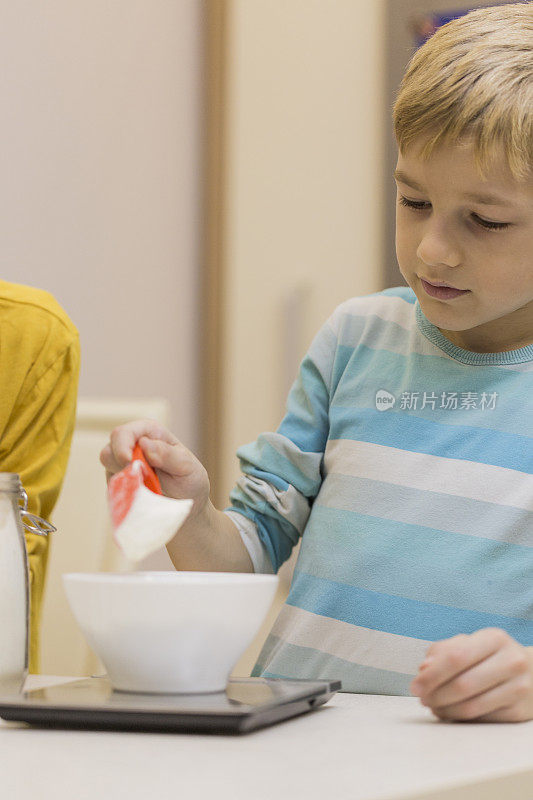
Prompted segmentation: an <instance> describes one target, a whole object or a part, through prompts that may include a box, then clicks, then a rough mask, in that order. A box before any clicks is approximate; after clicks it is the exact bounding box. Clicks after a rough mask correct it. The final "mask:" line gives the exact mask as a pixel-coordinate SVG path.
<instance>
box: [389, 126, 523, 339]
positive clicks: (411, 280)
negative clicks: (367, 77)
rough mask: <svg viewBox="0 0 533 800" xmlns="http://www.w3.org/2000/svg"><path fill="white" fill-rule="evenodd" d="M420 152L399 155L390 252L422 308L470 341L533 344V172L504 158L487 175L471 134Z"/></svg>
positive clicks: (450, 333) (451, 334) (452, 334)
mask: <svg viewBox="0 0 533 800" xmlns="http://www.w3.org/2000/svg"><path fill="white" fill-rule="evenodd" d="M419 152H420V148H419V147H412V148H410V149H409V151H408V152H407V153H406V154H404V155H401V154H400V156H399V158H398V164H397V168H396V173H395V178H396V184H397V189H398V193H397V201H396V254H397V257H398V264H399V266H400V271H401V273H402V275H403V276H404V278H405V280H406V281H407V283H408V284H409V286H410V287H411V288H412V289H413V291H414V292H415V294H416V296H417V298H418V301H419V303H420V307H421V309H422V311H423V312H424V315H425V316H426V317H427V319H428V320H429V321H430V322H432V323H433V324H434V325H436V326H437V327H438V328H439V329H440V330H441V331H442V333H443V334H444V335H445V336H446V337H447V338H448V339H449V340H450V341H451V342H453V343H454V344H455V345H457V346H458V347H462V348H464V349H466V350H473V351H477V352H501V351H504V350H513V349H515V348H518V347H524V346H525V345H527V344H532V343H533V176H532V175H530V176H529V178H528V179H526V180H525V181H523V182H517V181H516V180H515V179H514V177H513V176H512V174H511V172H510V171H509V168H508V167H507V164H506V162H505V160H504V159H503V157H501V158H499V159H498V160H495V161H494V163H493V166H492V168H491V171H490V174H489V175H488V177H487V179H486V180H483V179H482V178H481V177H480V176H479V174H478V172H477V171H476V168H475V166H474V158H473V148H472V145H471V144H470V143H467V142H465V143H461V144H456V145H447V146H442V147H441V148H440V149H437V150H435V151H434V153H433V154H432V155H431V157H430V158H429V159H427V160H426V161H422V160H421V159H420V157H419ZM468 195H470V196H468ZM473 195H478V197H473ZM489 195H490V197H489ZM483 200H484V202H483ZM406 202H407V203H409V204H415V205H409V206H408V205H405V203H406ZM424 281H426V282H432V283H437V284H447V285H448V286H452V287H455V288H457V289H462V290H465V291H463V293H461V294H458V295H456V296H454V297H452V296H450V295H451V294H453V292H450V291H448V292H447V293H446V292H445V290H443V289H441V290H440V292H439V290H438V289H437V290H432V289H431V287H427V284H426V287H425V285H424ZM434 295H439V296H434Z"/></svg>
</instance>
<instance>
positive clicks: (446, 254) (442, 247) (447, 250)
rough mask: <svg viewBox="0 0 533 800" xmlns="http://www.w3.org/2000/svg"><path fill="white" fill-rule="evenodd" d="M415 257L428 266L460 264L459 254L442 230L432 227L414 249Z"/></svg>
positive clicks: (455, 265)
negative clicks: (438, 230)
mask: <svg viewBox="0 0 533 800" xmlns="http://www.w3.org/2000/svg"><path fill="white" fill-rule="evenodd" d="M416 255H417V257H418V258H419V259H420V261H423V262H424V264H427V265H428V266H430V267H438V266H439V265H441V264H442V265H443V266H446V267H458V266H460V264H461V255H460V253H459V251H458V249H457V247H455V245H454V244H453V242H452V241H451V240H450V238H448V237H447V236H445V235H444V234H443V233H442V232H437V231H436V230H434V229H432V230H431V231H427V232H426V233H425V235H424V236H423V237H422V240H421V242H420V244H419V245H418V248H417V251H416Z"/></svg>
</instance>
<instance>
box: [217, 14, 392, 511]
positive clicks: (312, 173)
mask: <svg viewBox="0 0 533 800" xmlns="http://www.w3.org/2000/svg"><path fill="white" fill-rule="evenodd" d="M383 14H384V2H383V0H373V2H372V3H368V2H363V0H329V1H328V2H325V1H324V0H290V2H288V1H287V0H232V2H230V3H228V16H227V44H226V53H227V59H228V60H227V67H226V68H227V78H226V84H227V85H226V110H225V113H226V121H225V127H226V130H225V140H226V151H225V160H226V165H225V170H224V175H225V184H224V189H223V191H224V220H225V222H224V233H223V238H224V269H225V285H224V298H223V306H224V312H223V326H224V342H223V352H224V353H225V358H224V374H223V402H224V415H223V418H224V424H223V426H222V427H223V435H222V461H223V470H222V474H223V477H222V480H221V481H220V486H219V487H217V489H218V497H219V498H220V501H221V502H224V500H223V498H227V494H228V492H229V490H230V488H231V486H232V484H233V481H234V479H235V478H236V476H237V473H238V463H237V460H236V458H235V449H236V447H238V445H240V444H243V443H244V442H246V441H249V440H252V439H254V438H255V437H256V436H257V434H258V433H260V432H261V431H262V430H268V429H272V428H274V427H276V426H277V425H278V424H279V422H280V420H281V417H282V415H283V411H284V403H285V397H286V390H287V388H288V384H289V383H290V382H291V381H292V379H293V378H294V376H295V372H296V369H297V364H298V361H299V359H300V358H301V356H302V355H303V354H304V351H305V349H306V347H307V346H308V344H309V342H310V340H311V338H312V336H313V335H314V333H315V332H316V330H317V329H318V327H319V326H320V325H321V324H322V323H323V322H324V321H325V319H326V318H327V317H328V316H329V314H330V313H331V312H332V311H333V309H334V307H335V306H336V305H337V304H338V303H340V302H342V301H343V300H345V299H346V298H348V297H350V296H352V295H356V294H365V293H368V292H372V291H376V290H378V289H380V288H382V276H381V274H380V266H381V263H382V251H381V248H382V239H383V236H382V228H381V226H382V221H381V209H380V202H381V191H382V188H381V187H382V153H383V143H384V131H383V125H382V104H383V102H384V75H383V71H384V46H383Z"/></svg>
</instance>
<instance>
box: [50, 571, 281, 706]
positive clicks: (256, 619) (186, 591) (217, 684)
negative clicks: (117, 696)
mask: <svg viewBox="0 0 533 800" xmlns="http://www.w3.org/2000/svg"><path fill="white" fill-rule="evenodd" d="M278 581H279V578H278V576H277V575H263V574H255V573H241V572H132V573H124V574H116V573H105V572H99V573H69V574H65V575H63V582H64V586H65V591H66V594H67V598H68V601H69V604H70V607H71V609H72V612H73V614H74V616H75V617H76V620H77V622H78V625H79V627H80V628H81V630H82V632H83V634H84V636H85V638H86V639H87V642H88V643H89V646H90V647H91V648H92V649H93V650H94V652H95V653H96V654H97V655H98V657H99V658H100V659H101V661H102V662H103V664H104V666H105V667H106V669H107V673H108V677H109V680H110V682H111V684H112V686H113V688H115V689H118V690H120V691H125V692H157V693H164V694H170V693H191V692H194V693H196V692H220V691H224V689H225V688H226V684H227V682H228V678H229V676H230V674H231V671H232V669H233V667H234V666H235V664H236V662H237V661H238V660H239V658H240V657H241V655H242V654H243V653H244V651H245V650H246V648H247V647H248V646H249V645H250V644H251V642H252V641H253V638H254V636H255V635H256V633H257V631H258V629H259V628H260V626H261V624H262V622H263V621H264V619H265V617H266V615H267V612H268V610H269V608H270V606H271V604H272V601H273V599H274V595H275V594H276V589H277V586H278Z"/></svg>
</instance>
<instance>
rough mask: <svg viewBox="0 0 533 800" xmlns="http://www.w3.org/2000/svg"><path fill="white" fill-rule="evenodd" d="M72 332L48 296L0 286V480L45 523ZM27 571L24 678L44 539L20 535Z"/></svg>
mask: <svg viewBox="0 0 533 800" xmlns="http://www.w3.org/2000/svg"><path fill="white" fill-rule="evenodd" d="M79 365H80V346H79V337H78V332H77V330H76V328H75V327H74V325H73V324H72V322H71V321H70V319H69V318H68V316H67V315H66V313H65V312H64V311H63V309H62V308H61V306H60V305H59V304H58V303H57V302H56V301H55V300H54V298H53V297H52V295H50V294H49V293H48V292H45V291H42V290H40V289H34V288H32V287H29V286H19V285H17V284H13V283H6V282H5V281H0V380H1V382H2V391H1V392H0V472H17V473H18V474H19V475H20V479H21V481H22V485H23V486H24V488H25V489H26V492H27V493H28V510H29V511H30V512H31V513H32V514H38V515H39V516H41V517H44V519H47V520H49V519H50V515H51V512H52V509H53V507H54V505H55V503H56V500H57V498H58V495H59V490H60V488H61V484H62V482H63V478H64V475H65V470H66V467H67V461H68V456H69V451H70V443H71V439H72V433H73V430H74V422H75V414H76V398H77V387H78V376H79ZM26 545H27V550H28V560H29V567H30V663H29V668H30V672H38V671H39V624H40V616H41V605H42V598H43V591H44V581H45V575H46V564H47V560H48V552H49V547H50V537H48V538H47V537H43V536H37V535H36V534H30V533H27V534H26Z"/></svg>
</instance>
